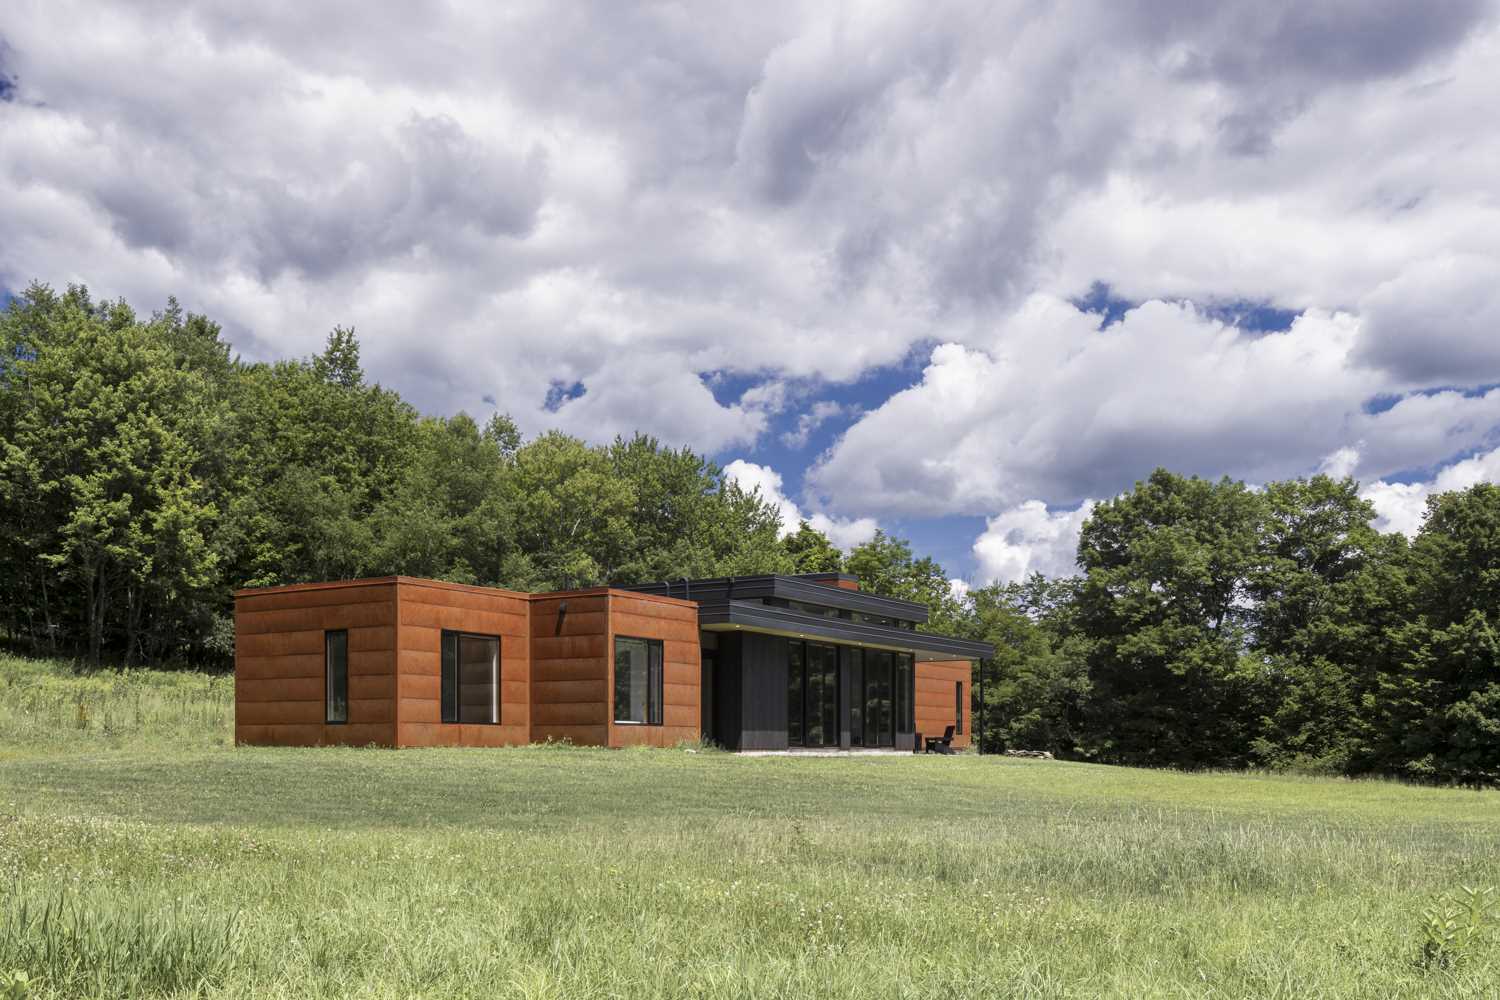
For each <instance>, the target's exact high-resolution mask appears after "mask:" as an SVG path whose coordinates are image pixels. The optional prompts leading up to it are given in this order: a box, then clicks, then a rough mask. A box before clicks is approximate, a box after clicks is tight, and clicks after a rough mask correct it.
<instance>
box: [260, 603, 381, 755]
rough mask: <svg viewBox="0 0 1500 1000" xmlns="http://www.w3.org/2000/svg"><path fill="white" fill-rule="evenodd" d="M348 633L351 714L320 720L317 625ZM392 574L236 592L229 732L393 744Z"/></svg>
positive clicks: (313, 741) (270, 741) (292, 741)
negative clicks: (330, 722)
mask: <svg viewBox="0 0 1500 1000" xmlns="http://www.w3.org/2000/svg"><path fill="white" fill-rule="evenodd" d="M330 629H348V631H349V721H348V722H347V723H343V724H335V725H327V724H325V723H324V721H323V720H324V718H325V717H326V714H325V704H324V678H323V671H324V662H323V633H324V632H325V631H327V630H330ZM395 669H396V581H395V578H387V579H383V580H356V581H351V582H348V583H313V584H302V585H297V586H290V587H267V588H262V589H258V590H242V591H238V592H236V594H235V601H234V738H235V742H237V743H253V744H267V745H282V746H316V745H319V744H327V743H348V744H356V745H361V744H367V743H378V744H381V745H383V746H392V745H394V743H395V725H394V722H395V700H394V693H395Z"/></svg>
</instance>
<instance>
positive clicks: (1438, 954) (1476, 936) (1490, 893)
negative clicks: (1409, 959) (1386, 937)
mask: <svg viewBox="0 0 1500 1000" xmlns="http://www.w3.org/2000/svg"><path fill="white" fill-rule="evenodd" d="M1497 921H1500V909H1497V904H1496V899H1495V890H1494V887H1488V888H1485V889H1475V888H1473V887H1471V886H1467V885H1464V886H1459V888H1458V890H1457V891H1455V892H1450V893H1445V894H1444V895H1442V896H1439V897H1438V898H1437V899H1435V900H1433V901H1432V902H1431V903H1429V904H1428V905H1427V906H1426V907H1424V908H1423V909H1422V919H1421V924H1420V926H1421V935H1422V947H1421V951H1420V953H1419V954H1418V958H1417V963H1418V965H1420V966H1421V967H1422V968H1424V969H1443V970H1451V969H1456V968H1457V967H1458V966H1460V965H1462V964H1463V963H1465V962H1466V961H1468V960H1469V959H1470V957H1471V956H1472V955H1473V954H1474V953H1475V951H1477V950H1478V948H1479V945H1480V944H1481V943H1482V942H1483V940H1484V939H1485V938H1486V937H1488V936H1489V935H1490V933H1491V932H1492V931H1493V930H1494V926H1495V923H1496V922H1497Z"/></svg>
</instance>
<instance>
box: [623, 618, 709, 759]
mask: <svg viewBox="0 0 1500 1000" xmlns="http://www.w3.org/2000/svg"><path fill="white" fill-rule="evenodd" d="M608 607H609V634H610V639H609V642H608V644H607V645H606V650H607V655H606V657H605V660H606V665H607V667H608V680H607V687H606V700H607V701H608V702H609V706H608V707H609V710H608V712H607V714H606V715H605V718H606V719H607V720H608V722H609V745H610V746H612V747H621V746H632V745H637V744H647V745H650V746H659V747H664V746H674V745H676V744H677V743H678V742H680V741H682V740H697V739H698V738H699V736H700V735H701V733H702V704H701V702H700V700H699V699H700V697H701V695H702V686H703V663H702V658H701V651H700V649H699V646H698V606H697V605H696V604H690V603H688V602H686V601H680V600H677V599H675V598H670V597H658V596H655V595H652V594H637V593H632V592H628V591H622V590H612V591H610V592H609V595H608ZM615 636H631V637H634V638H637V639H660V640H661V641H662V719H661V721H662V724H661V725H659V726H637V725H630V724H625V725H620V724H618V723H616V722H615V721H614V710H613V694H612V693H613V691H614V683H615V657H614V637H615Z"/></svg>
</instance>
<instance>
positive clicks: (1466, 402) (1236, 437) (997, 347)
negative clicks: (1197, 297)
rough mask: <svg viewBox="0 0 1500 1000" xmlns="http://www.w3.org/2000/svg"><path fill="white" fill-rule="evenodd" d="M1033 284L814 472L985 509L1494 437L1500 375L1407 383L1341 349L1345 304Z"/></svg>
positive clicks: (859, 485)
mask: <svg viewBox="0 0 1500 1000" xmlns="http://www.w3.org/2000/svg"><path fill="white" fill-rule="evenodd" d="M1104 324H1105V317H1104V316H1103V315H1101V314H1097V313H1089V312H1084V311H1082V310H1081V309H1079V308H1078V307H1076V306H1073V305H1070V304H1069V303H1066V302H1062V301H1059V300H1057V299H1055V298H1051V297H1047V296H1034V297H1033V298H1032V299H1031V300H1030V301H1029V302H1028V303H1027V304H1026V305H1025V306H1024V307H1022V308H1021V309H1020V310H1019V311H1018V312H1017V313H1016V314H1015V315H1014V316H1013V317H1012V318H1011V319H1010V320H1009V321H1007V322H1006V323H1005V324H1004V325H1002V326H1001V327H1000V329H999V330H998V331H997V333H996V335H995V336H994V337H993V339H992V340H991V341H990V343H989V344H988V345H987V346H986V347H979V346H964V345H962V344H944V345H942V346H940V347H938V348H937V349H936V350H934V351H933V353H932V359H931V362H930V363H929V365H928V366H927V368H926V370H925V372H924V373H923V377H922V381H921V382H920V383H918V384H917V385H915V386H913V387H911V388H910V389H907V390H904V391H902V392H900V393H897V394H896V395H895V396H893V397H891V398H890V399H889V400H887V401H886V402H885V403H884V404H883V405H882V406H880V407H879V408H877V409H875V410H874V411H872V412H870V413H868V414H867V415H865V416H864V417H863V418H862V419H861V420H860V421H859V422H857V423H856V424H855V425H854V426H853V427H851V428H850V429H849V430H848V431H847V432H846V433H845V434H844V436H843V437H842V438H841V439H840V441H839V442H838V443H837V444H836V445H835V447H834V448H833V449H832V450H831V451H830V452H829V454H827V455H826V456H825V457H824V458H823V460H822V461H821V463H820V464H819V465H818V466H817V467H816V468H815V469H814V470H813V472H812V479H813V482H814V484H815V486H816V487H817V489H818V490H820V491H821V492H822V493H823V494H825V495H828V496H831V497H836V498H846V497H858V498H860V501H861V503H862V505H863V508H864V509H866V510H874V511H877V512H893V513H907V514H928V515H931V514H957V513H966V514H976V513H978V514H983V513H987V512H990V511H994V510H996V509H1002V510H1003V509H1008V508H1010V507H1012V506H1014V505H1016V504H1020V503H1022V502H1023V501H1025V500H1028V499H1036V498H1041V499H1044V500H1045V501H1046V502H1047V503H1049V504H1063V505H1067V506H1072V505H1075V504H1077V503H1078V502H1080V501H1081V500H1082V499H1084V498H1086V497H1089V496H1100V495H1111V494H1113V493H1114V492H1116V491H1118V489H1119V488H1121V487H1122V486H1123V485H1127V484H1129V483H1130V482H1132V481H1133V480H1134V479H1136V478H1138V477H1139V476H1141V475H1143V474H1144V473H1146V472H1148V471H1149V470H1150V469H1152V468H1153V467H1155V466H1158V465H1165V466H1170V467H1171V468H1173V469H1175V470H1177V471H1180V472H1184V473H1198V474H1201V475H1206V476H1215V477H1216V476H1220V475H1232V476H1237V477H1241V478H1246V479H1249V480H1251V481H1260V482H1264V481H1266V480H1270V479H1275V478H1283V477H1287V476H1294V475H1302V474H1306V473H1308V472H1311V471H1313V470H1315V469H1316V468H1317V467H1318V465H1319V464H1320V460H1321V459H1322V458H1323V457H1324V456H1327V455H1329V454H1331V453H1334V452H1336V451H1337V450H1338V449H1340V448H1342V447H1346V446H1348V444H1349V443H1350V442H1361V441H1362V442H1364V447H1363V449H1362V451H1361V461H1360V466H1359V468H1360V470H1361V471H1362V472H1363V473H1365V474H1366V475H1375V476H1380V475H1389V474H1391V473H1393V472H1396V471H1399V470H1402V469H1408V468H1418V467H1423V466H1427V465H1431V464H1433V463H1434V462H1435V461H1439V460H1441V459H1443V458H1444V457H1446V456H1450V455H1453V454H1454V453H1456V452H1460V451H1462V450H1465V449H1469V448H1473V447H1476V446H1478V445H1481V444H1483V443H1484V442H1486V441H1488V440H1490V439H1492V438H1493V437H1494V436H1495V428H1496V427H1497V425H1500V390H1491V391H1489V392H1488V393H1483V394H1468V393H1463V392H1458V391H1438V392H1431V393H1421V394H1414V395H1411V396H1409V397H1406V398H1403V399H1401V400H1400V401H1399V402H1397V403H1396V404H1395V405H1393V406H1390V407H1389V408H1387V409H1385V410H1382V411H1380V412H1369V410H1368V408H1367V407H1366V406H1365V403H1366V402H1367V401H1368V400H1369V399H1370V398H1371V397H1372V396H1374V395H1375V394H1377V393H1378V392H1379V390H1380V389H1381V388H1382V387H1383V386H1384V385H1385V384H1386V383H1384V382H1383V381H1382V379H1381V378H1380V377H1379V376H1378V374H1376V373H1374V372H1372V371H1370V370H1368V369H1366V368H1364V367H1363V366H1361V365H1359V364H1357V363H1355V362H1353V361H1352V360H1351V354H1352V352H1353V351H1354V348H1355V345H1356V343H1357V342H1358V338H1359V335H1360V326H1359V322H1358V320H1357V318H1355V317H1353V316H1350V315H1348V314H1345V313H1331V314H1330V313H1325V312H1320V311H1312V310H1309V311H1307V312H1305V313H1303V314H1302V315H1301V316H1299V317H1298V318H1297V320H1296V321H1295V322H1294V323H1293V324H1292V325H1291V327H1290V328H1289V329H1287V330H1285V331H1282V332H1276V333H1269V334H1260V333H1255V332H1250V331H1245V330H1241V329H1237V328H1235V327H1232V326H1229V325H1226V324H1225V323H1224V322H1222V321H1220V320H1217V319H1214V318H1212V317H1210V316H1208V315H1205V314H1204V313H1203V312H1201V311H1200V310H1198V309H1197V308H1195V307H1194V306H1193V305H1191V304H1187V303H1168V302H1160V301H1151V302H1147V303H1144V304H1143V305H1141V306H1139V307H1138V308H1135V309H1132V310H1130V311H1128V312H1127V313H1126V314H1125V316H1124V318H1123V319H1121V320H1120V321H1119V322H1117V323H1113V324H1110V325H1108V326H1105V325H1104Z"/></svg>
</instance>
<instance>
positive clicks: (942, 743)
mask: <svg viewBox="0 0 1500 1000" xmlns="http://www.w3.org/2000/svg"><path fill="white" fill-rule="evenodd" d="M927 752H928V753H958V751H957V750H955V749H953V727H952V726H949V727H948V728H947V729H944V730H943V735H941V736H929V737H927Z"/></svg>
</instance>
